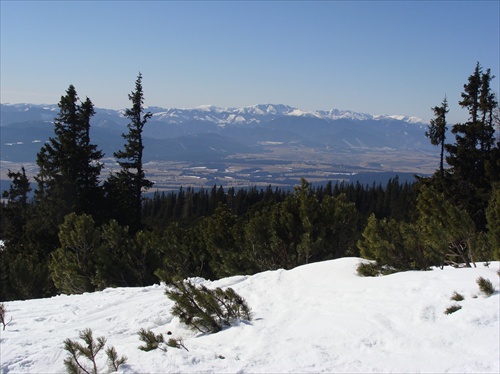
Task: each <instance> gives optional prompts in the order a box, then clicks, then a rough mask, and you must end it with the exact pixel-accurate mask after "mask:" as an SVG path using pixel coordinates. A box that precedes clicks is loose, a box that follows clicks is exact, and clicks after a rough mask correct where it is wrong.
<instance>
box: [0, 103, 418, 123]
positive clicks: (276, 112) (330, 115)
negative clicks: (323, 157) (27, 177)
mask: <svg viewBox="0 0 500 374" xmlns="http://www.w3.org/2000/svg"><path fill="white" fill-rule="evenodd" d="M0 109H1V112H2V118H1V122H0V125H1V126H5V125H7V124H9V123H12V120H11V119H10V118H11V117H12V116H13V113H16V115H17V116H23V117H26V118H27V117H29V112H30V111H32V112H33V115H34V116H36V115H37V114H36V112H38V113H39V118H35V119H40V120H47V119H50V118H51V116H52V119H53V117H55V115H57V111H58V107H57V105H56V104H29V103H17V104H8V103H5V104H0ZM95 110H96V115H100V116H103V115H111V116H119V117H122V118H123V116H124V110H123V109H106V108H98V107H96V108H95ZM145 110H146V111H150V112H151V113H152V114H153V117H152V118H151V121H152V122H155V121H158V122H164V121H168V122H170V123H177V124H181V123H184V122H188V121H192V120H203V121H209V122H213V123H217V124H218V125H228V124H245V123H246V124H252V123H261V122H263V121H265V120H270V119H273V118H277V117H303V118H319V119H323V120H333V121H335V120H340V119H347V120H360V121H365V120H375V121H383V120H397V121H402V122H406V123H414V124H427V122H425V121H424V120H422V119H420V118H418V117H414V116H405V115H397V114H395V115H386V114H368V113H360V112H354V111H351V110H343V109H330V110H313V111H303V110H301V109H299V108H294V107H291V106H289V105H285V104H256V105H251V106H245V107H230V108H222V107H216V106H213V105H202V106H199V107H195V108H163V107H158V106H151V107H145Z"/></svg>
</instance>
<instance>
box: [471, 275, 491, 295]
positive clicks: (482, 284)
mask: <svg viewBox="0 0 500 374" xmlns="http://www.w3.org/2000/svg"><path fill="white" fill-rule="evenodd" d="M476 283H477V285H478V286H479V289H480V290H481V292H482V293H484V294H485V295H486V296H491V295H492V294H493V292H495V287H493V284H492V283H491V281H490V280H488V279H485V278H483V277H479V278H477V280H476Z"/></svg>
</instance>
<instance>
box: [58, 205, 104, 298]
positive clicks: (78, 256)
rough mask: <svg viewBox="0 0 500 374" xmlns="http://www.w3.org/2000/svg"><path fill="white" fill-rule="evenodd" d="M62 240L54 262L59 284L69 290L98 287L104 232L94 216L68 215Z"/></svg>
mask: <svg viewBox="0 0 500 374" xmlns="http://www.w3.org/2000/svg"><path fill="white" fill-rule="evenodd" d="M59 242H60V243H61V247H60V248H58V249H57V250H56V251H54V252H53V253H52V254H51V263H50V271H51V275H52V280H53V281H54V284H55V286H56V287H57V288H58V290H59V291H61V292H63V293H66V294H74V293H77V294H78V293H83V292H91V291H94V290H95V274H96V260H97V251H98V249H99V246H100V244H101V234H100V231H99V229H98V228H97V227H95V222H94V220H93V219H92V217H91V216H89V215H86V214H83V215H77V214H75V213H71V214H69V215H67V216H66V217H65V219H64V223H63V224H61V226H60V229H59Z"/></svg>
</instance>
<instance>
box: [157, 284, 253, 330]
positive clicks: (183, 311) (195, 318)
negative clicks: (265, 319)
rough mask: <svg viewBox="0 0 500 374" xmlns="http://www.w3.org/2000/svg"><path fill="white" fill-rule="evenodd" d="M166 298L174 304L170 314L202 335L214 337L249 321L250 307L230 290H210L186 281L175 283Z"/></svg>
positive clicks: (167, 292)
mask: <svg viewBox="0 0 500 374" xmlns="http://www.w3.org/2000/svg"><path fill="white" fill-rule="evenodd" d="M171 286H172V287H171V289H169V290H167V291H166V294H167V296H168V297H169V298H170V299H171V300H173V301H174V302H175V305H174V306H173V308H172V314H173V315H174V316H177V317H179V319H180V320H181V322H183V323H185V324H186V325H188V326H189V327H190V328H192V329H194V330H198V331H199V332H201V333H215V332H219V331H221V330H222V329H223V327H224V326H231V324H233V323H234V322H235V321H237V320H240V319H244V320H248V321H249V320H251V312H250V307H249V306H248V304H247V302H246V301H245V299H243V298H242V297H241V296H240V295H238V294H237V293H236V292H235V291H234V290H233V289H232V288H227V289H225V290H222V289H221V288H216V289H214V290H210V289H208V288H207V287H205V286H196V285H194V284H193V283H191V282H189V281H185V282H183V281H180V282H174V283H172V285H171Z"/></svg>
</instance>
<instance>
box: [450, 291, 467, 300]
mask: <svg viewBox="0 0 500 374" xmlns="http://www.w3.org/2000/svg"><path fill="white" fill-rule="evenodd" d="M463 299H464V297H463V296H462V295H461V294H459V293H458V292H457V291H455V292H453V296H452V297H450V300H453V301H462V300H463Z"/></svg>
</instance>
